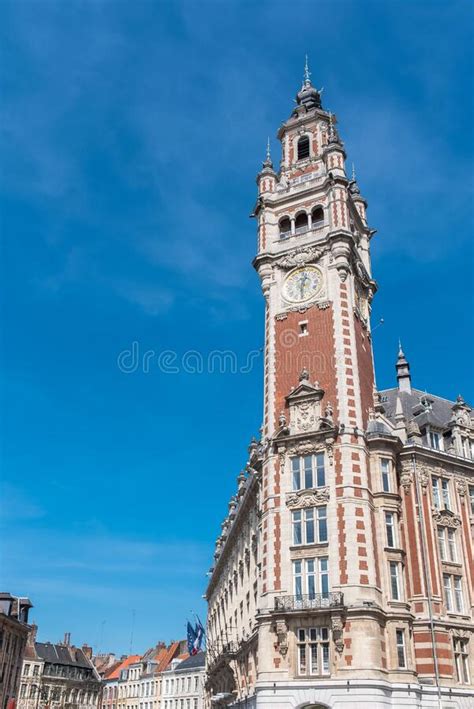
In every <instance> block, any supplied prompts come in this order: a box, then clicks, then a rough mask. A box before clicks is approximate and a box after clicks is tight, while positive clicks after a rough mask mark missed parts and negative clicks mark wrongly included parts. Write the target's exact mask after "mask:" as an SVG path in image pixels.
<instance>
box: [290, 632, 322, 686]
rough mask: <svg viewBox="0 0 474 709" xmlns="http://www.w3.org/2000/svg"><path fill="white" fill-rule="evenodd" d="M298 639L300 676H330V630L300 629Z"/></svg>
mask: <svg viewBox="0 0 474 709" xmlns="http://www.w3.org/2000/svg"><path fill="white" fill-rule="evenodd" d="M296 638H297V647H298V674H299V675H327V674H329V629H328V628H299V629H298V630H297V634H296Z"/></svg>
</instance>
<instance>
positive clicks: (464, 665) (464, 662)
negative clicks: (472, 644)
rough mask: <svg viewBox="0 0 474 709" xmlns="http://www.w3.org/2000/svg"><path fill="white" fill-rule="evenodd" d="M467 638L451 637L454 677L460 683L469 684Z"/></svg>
mask: <svg viewBox="0 0 474 709" xmlns="http://www.w3.org/2000/svg"><path fill="white" fill-rule="evenodd" d="M468 643H469V640H468V639H467V638H457V637H454V638H453V650H454V664H455V666H456V677H457V680H458V682H459V683H460V684H469V650H468Z"/></svg>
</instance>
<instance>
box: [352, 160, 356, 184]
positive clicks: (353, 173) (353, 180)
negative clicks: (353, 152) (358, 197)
mask: <svg viewBox="0 0 474 709" xmlns="http://www.w3.org/2000/svg"><path fill="white" fill-rule="evenodd" d="M355 181H356V169H355V165H354V163H352V182H355Z"/></svg>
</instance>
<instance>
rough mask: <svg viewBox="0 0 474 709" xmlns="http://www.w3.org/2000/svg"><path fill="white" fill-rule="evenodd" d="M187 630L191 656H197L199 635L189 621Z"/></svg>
mask: <svg viewBox="0 0 474 709" xmlns="http://www.w3.org/2000/svg"><path fill="white" fill-rule="evenodd" d="M186 628H187V636H188V638H187V639H188V652H189V654H190V655H195V654H196V653H197V650H196V647H197V642H196V641H197V633H196V630H195V629H194V628H193V626H192V625H191V623H190V622H189V620H188V624H187V626H186Z"/></svg>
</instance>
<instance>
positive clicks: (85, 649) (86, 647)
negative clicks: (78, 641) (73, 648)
mask: <svg viewBox="0 0 474 709" xmlns="http://www.w3.org/2000/svg"><path fill="white" fill-rule="evenodd" d="M81 650H82V652H83V653H84V655H85V656H86V657H88V658H89V660H92V648H91V646H90V645H86V644H84V645H83V646H82V647H81Z"/></svg>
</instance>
